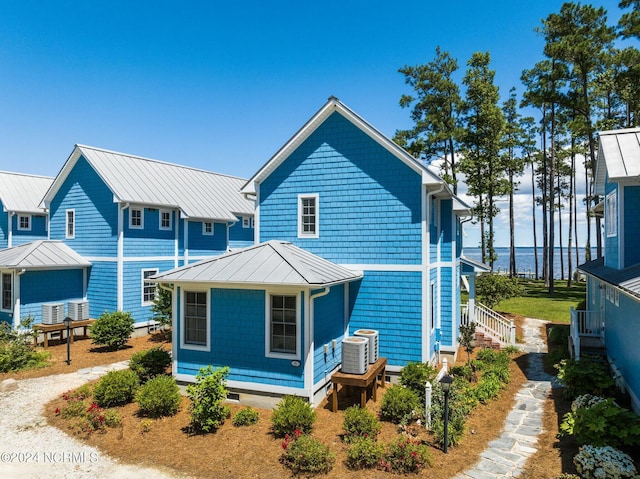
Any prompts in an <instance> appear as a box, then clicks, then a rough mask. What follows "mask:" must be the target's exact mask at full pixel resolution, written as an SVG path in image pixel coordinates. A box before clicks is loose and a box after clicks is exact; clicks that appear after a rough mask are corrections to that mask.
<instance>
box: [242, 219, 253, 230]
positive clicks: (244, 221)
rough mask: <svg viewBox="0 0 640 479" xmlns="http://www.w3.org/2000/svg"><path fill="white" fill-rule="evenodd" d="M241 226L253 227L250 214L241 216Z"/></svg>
mask: <svg viewBox="0 0 640 479" xmlns="http://www.w3.org/2000/svg"><path fill="white" fill-rule="evenodd" d="M241 218H242V227H243V228H253V218H252V217H251V216H241Z"/></svg>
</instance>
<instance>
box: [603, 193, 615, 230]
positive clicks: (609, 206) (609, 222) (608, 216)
mask: <svg viewBox="0 0 640 479" xmlns="http://www.w3.org/2000/svg"><path fill="white" fill-rule="evenodd" d="M617 200H618V197H617V196H616V192H615V191H612V192H611V193H609V194H608V195H607V197H606V201H605V218H604V224H605V229H606V233H607V237H610V236H616V235H617V234H618V201H617Z"/></svg>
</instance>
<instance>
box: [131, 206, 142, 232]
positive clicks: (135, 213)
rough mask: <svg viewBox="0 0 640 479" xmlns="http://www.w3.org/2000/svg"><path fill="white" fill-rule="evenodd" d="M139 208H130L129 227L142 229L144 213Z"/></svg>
mask: <svg viewBox="0 0 640 479" xmlns="http://www.w3.org/2000/svg"><path fill="white" fill-rule="evenodd" d="M143 211H144V210H142V209H141V208H131V211H130V214H129V228H135V229H142V228H144V215H143Z"/></svg>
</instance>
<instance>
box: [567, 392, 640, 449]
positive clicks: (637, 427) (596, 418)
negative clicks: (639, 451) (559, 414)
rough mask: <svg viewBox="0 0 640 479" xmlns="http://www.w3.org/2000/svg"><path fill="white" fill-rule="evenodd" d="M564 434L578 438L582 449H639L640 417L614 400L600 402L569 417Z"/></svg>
mask: <svg viewBox="0 0 640 479" xmlns="http://www.w3.org/2000/svg"><path fill="white" fill-rule="evenodd" d="M560 433H561V434H562V435H573V436H575V439H576V442H577V443H578V444H579V445H583V444H590V445H592V446H612V447H616V448H617V447H622V446H636V445H640V417H639V416H638V415H636V414H634V413H633V412H631V411H629V410H627V409H625V408H622V407H620V406H618V405H617V404H616V403H615V402H614V401H613V399H611V398H609V399H601V398H598V400H595V401H590V403H589V404H588V405H587V407H577V408H575V410H572V411H570V412H568V413H567V414H565V415H564V417H563V421H562V423H561V424H560Z"/></svg>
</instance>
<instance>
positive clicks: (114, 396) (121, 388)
mask: <svg viewBox="0 0 640 479" xmlns="http://www.w3.org/2000/svg"><path fill="white" fill-rule="evenodd" d="M138 386H139V382H138V376H137V375H136V373H134V372H133V371H131V370H130V369H122V370H120V371H110V372H108V373H107V374H106V375H105V376H103V377H102V379H100V380H99V381H98V382H97V383H96V386H95V388H94V389H93V397H94V399H95V401H96V403H97V404H98V406H100V407H111V406H121V405H123V404H127V403H130V402H131V401H133V398H134V397H135V394H136V390H137V389H138Z"/></svg>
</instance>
